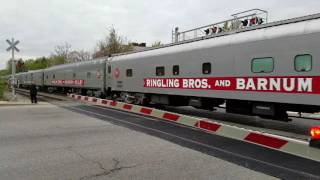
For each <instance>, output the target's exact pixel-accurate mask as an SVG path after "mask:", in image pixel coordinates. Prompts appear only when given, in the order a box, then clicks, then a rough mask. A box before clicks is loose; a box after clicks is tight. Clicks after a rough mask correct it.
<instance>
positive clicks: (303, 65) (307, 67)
mask: <svg viewBox="0 0 320 180" xmlns="http://www.w3.org/2000/svg"><path fill="white" fill-rule="evenodd" d="M294 69H295V70H296V71H298V72H307V71H311V70H312V56H311V55H310V54H302V55H297V56H296V57H295V58H294Z"/></svg>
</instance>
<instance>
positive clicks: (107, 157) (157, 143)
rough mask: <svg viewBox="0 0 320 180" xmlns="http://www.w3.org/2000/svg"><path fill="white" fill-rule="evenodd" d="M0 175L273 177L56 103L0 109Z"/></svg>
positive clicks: (134, 177)
mask: <svg viewBox="0 0 320 180" xmlns="http://www.w3.org/2000/svg"><path fill="white" fill-rule="evenodd" d="M0 179H68V180H69V179H218V180H220V179H237V180H238V179H244V180H249V179H274V178H272V177H269V176H267V175H264V174H261V173H258V172H254V171H251V170H249V169H246V168H244V167H240V166H237V165H235V164H232V163H229V162H226V161H223V160H220V159H217V158H215V157H212V156H209V155H206V154H203V153H200V152H197V151H194V150H191V149H188V148H184V147H182V146H179V145H176V144H173V143H171V142H168V141H165V140H162V139H159V138H156V137H153V136H149V135H146V134H143V133H140V132H136V131H133V130H130V129H127V128H124V127H120V126H116V125H113V124H110V123H108V122H104V121H101V120H98V119H94V118H91V117H87V116H84V115H81V114H77V113H73V112H70V111H67V110H65V109H62V108H58V107H56V106H54V105H50V104H44V105H28V106H19V107H0Z"/></svg>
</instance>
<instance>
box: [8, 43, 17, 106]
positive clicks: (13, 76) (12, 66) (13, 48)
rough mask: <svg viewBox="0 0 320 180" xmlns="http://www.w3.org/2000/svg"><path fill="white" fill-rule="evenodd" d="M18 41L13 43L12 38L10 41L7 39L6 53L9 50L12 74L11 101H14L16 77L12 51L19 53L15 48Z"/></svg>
mask: <svg viewBox="0 0 320 180" xmlns="http://www.w3.org/2000/svg"><path fill="white" fill-rule="evenodd" d="M19 42H20V41H14V38H12V39H11V41H10V40H8V39H7V43H8V44H9V47H8V48H7V51H10V50H11V55H12V57H11V72H12V79H11V88H12V100H16V99H17V97H16V91H15V88H14V84H15V75H16V63H15V62H14V51H17V52H19V51H20V50H19V49H18V48H17V47H16V45H17V44H19Z"/></svg>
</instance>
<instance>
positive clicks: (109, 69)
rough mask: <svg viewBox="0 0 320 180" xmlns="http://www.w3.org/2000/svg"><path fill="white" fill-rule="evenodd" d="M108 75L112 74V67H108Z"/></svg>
mask: <svg viewBox="0 0 320 180" xmlns="http://www.w3.org/2000/svg"><path fill="white" fill-rule="evenodd" d="M108 73H109V74H110V73H111V66H110V65H109V66H108Z"/></svg>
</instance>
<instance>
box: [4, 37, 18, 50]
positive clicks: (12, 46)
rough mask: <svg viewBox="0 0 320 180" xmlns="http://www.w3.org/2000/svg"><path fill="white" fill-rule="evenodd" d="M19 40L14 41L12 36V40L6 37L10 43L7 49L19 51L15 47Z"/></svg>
mask: <svg viewBox="0 0 320 180" xmlns="http://www.w3.org/2000/svg"><path fill="white" fill-rule="evenodd" d="M19 42H20V41H14V39H13V38H12V41H10V40H9V39H7V43H8V44H9V45H10V46H9V47H8V48H7V51H10V50H13V51H17V52H19V51H20V50H19V49H18V48H17V47H16V46H17V45H18V44H19Z"/></svg>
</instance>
